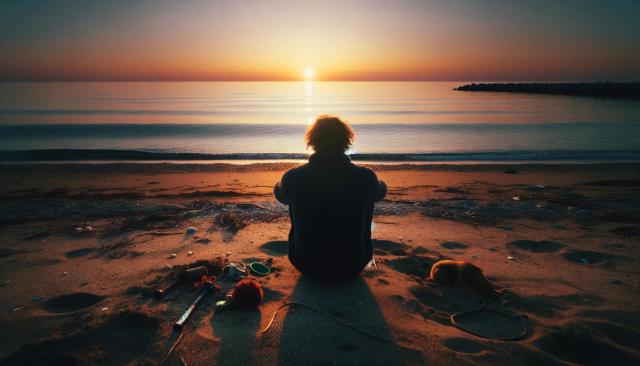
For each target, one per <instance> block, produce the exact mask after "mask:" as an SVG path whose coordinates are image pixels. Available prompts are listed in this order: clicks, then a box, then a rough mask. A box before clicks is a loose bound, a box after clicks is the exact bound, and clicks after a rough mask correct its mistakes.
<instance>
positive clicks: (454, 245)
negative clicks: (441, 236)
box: [440, 241, 469, 250]
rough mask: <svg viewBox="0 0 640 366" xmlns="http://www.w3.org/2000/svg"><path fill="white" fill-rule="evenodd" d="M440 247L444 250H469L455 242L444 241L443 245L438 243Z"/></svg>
mask: <svg viewBox="0 0 640 366" xmlns="http://www.w3.org/2000/svg"><path fill="white" fill-rule="evenodd" d="M440 246H441V247H443V248H445V249H451V250H456V249H467V248H469V246H468V245H467V244H464V243H458V242H457V241H446V242H444V243H440Z"/></svg>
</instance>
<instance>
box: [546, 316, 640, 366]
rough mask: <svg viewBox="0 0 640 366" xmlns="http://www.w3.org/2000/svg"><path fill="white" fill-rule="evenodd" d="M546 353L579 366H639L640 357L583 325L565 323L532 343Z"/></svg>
mask: <svg viewBox="0 0 640 366" xmlns="http://www.w3.org/2000/svg"><path fill="white" fill-rule="evenodd" d="M534 345H535V346H536V347H537V348H539V349H540V350H542V351H544V352H545V353H547V354H549V355H552V356H554V357H556V358H558V359H560V360H563V361H568V362H572V363H576V364H579V365H638V364H640V357H638V355H634V354H632V353H629V352H627V351H625V349H623V348H620V347H617V346H615V345H613V344H611V343H609V342H608V341H607V340H606V337H605V336H604V335H603V334H602V333H600V332H597V331H594V330H592V329H590V328H588V327H586V326H584V325H583V324H580V323H573V324H567V325H565V326H563V327H562V328H559V329H557V330H554V331H551V332H549V333H547V334H545V335H543V336H542V337H540V338H539V339H538V340H536V341H535V342H534Z"/></svg>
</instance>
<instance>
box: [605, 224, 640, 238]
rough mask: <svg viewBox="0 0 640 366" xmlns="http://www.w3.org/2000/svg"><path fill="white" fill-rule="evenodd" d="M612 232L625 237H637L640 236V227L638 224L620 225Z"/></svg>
mask: <svg viewBox="0 0 640 366" xmlns="http://www.w3.org/2000/svg"><path fill="white" fill-rule="evenodd" d="M611 232H612V233H614V234H616V235H618V236H622V237H625V238H635V237H637V236H640V227H638V226H620V227H617V228H615V229H613V230H611Z"/></svg>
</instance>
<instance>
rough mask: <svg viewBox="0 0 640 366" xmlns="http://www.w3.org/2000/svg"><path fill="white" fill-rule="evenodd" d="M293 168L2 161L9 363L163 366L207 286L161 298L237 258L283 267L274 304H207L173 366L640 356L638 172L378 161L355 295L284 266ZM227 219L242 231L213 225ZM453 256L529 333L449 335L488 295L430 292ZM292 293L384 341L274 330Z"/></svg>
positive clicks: (3, 304)
mask: <svg viewBox="0 0 640 366" xmlns="http://www.w3.org/2000/svg"><path fill="white" fill-rule="evenodd" d="M288 167H290V165H288V164H262V165H251V166H232V165H170V164H147V165H145V164H138V165H136V164H118V165H41V166H39V165H26V166H19V165H4V166H2V167H0V173H1V174H0V202H1V207H0V360H2V361H0V363H1V364H10V365H11V364H48V363H49V364H51V363H56V362H57V363H58V364H73V363H74V362H75V363H76V364H83V365H84V364H89V365H90V364H107V365H123V364H157V363H158V362H159V361H160V360H161V359H162V357H163V356H164V354H165V353H166V352H167V351H168V349H169V347H170V346H171V344H172V343H173V342H174V341H175V340H176V339H177V337H178V335H177V334H175V333H172V330H171V326H172V324H173V322H174V321H175V319H176V318H177V317H178V316H179V314H180V313H181V312H182V311H183V310H184V309H185V308H186V306H187V305H188V303H189V302H190V301H191V300H192V299H193V298H194V297H195V295H196V294H197V293H196V291H195V290H194V289H192V288H190V287H189V286H183V287H179V288H178V289H176V291H174V292H171V293H170V294H169V295H168V296H167V297H166V298H164V299H162V300H158V299H155V298H154V297H152V296H150V295H149V292H150V290H153V289H155V288H157V287H158V286H162V284H163V281H166V277H167V275H169V274H171V273H173V271H174V270H175V268H177V267H180V266H181V265H189V264H192V263H194V262H196V261H199V260H212V259H214V258H217V257H219V258H225V257H226V258H227V259H228V260H230V261H234V262H240V261H253V260H256V259H259V260H267V259H269V258H272V259H273V268H274V273H273V274H271V275H269V276H267V277H263V278H260V280H259V281H260V282H261V283H262V285H263V286H264V288H265V302H264V304H263V305H262V306H261V307H260V308H259V309H258V310H256V311H248V312H247V311H239V310H229V311H225V312H219V313H214V312H213V303H214V301H215V300H214V299H213V298H208V299H206V300H205V302H204V303H203V306H202V307H200V308H199V309H198V310H197V311H196V312H195V313H194V315H193V317H192V321H190V322H188V323H187V326H186V328H185V329H184V330H183V331H182V332H183V334H184V336H183V338H182V340H181V341H180V343H179V344H178V346H177V347H176V349H175V351H174V352H173V354H172V356H171V357H170V358H169V359H168V360H167V363H166V364H168V365H180V364H188V365H211V364H233V365H246V364H260V365H272V364H291V365H302V364H312V365H313V364H318V365H327V364H338V365H342V364H362V365H365V364H366V365H373V364H385V365H390V364H433V365H443V364H481V365H485V364H486V365H495V364H500V365H556V364H558V365H569V364H606V365H633V364H640V351H639V350H640V330H639V329H640V303H639V300H640V291H639V286H638V285H639V284H638V280H639V278H640V277H639V276H638V275H639V273H640V266H639V265H638V264H639V263H638V262H639V261H640V249H639V248H640V243H639V240H640V239H639V238H640V165H638V164H619V165H568V166H556V165H547V166H541V165H530V166H515V167H509V168H510V169H515V170H516V171H517V174H507V173H505V172H504V171H505V169H507V167H506V166H478V165H476V166H420V167H418V166H382V167H377V168H376V169H377V170H378V174H379V176H380V177H382V178H383V179H384V180H386V181H387V183H388V185H389V187H390V190H389V195H388V196H387V199H386V200H385V201H383V202H381V203H380V204H378V205H377V207H376V216H375V222H376V229H375V232H374V234H373V236H374V238H375V244H374V245H375V248H376V250H375V251H376V256H377V258H378V269H377V270H372V271H367V272H366V273H364V274H363V275H362V276H361V278H360V279H358V280H357V281H354V282H352V283H347V284H343V285H321V284H317V283H313V282H309V281H307V280H305V279H304V278H301V277H300V276H299V275H298V273H296V271H295V270H294V269H293V268H292V267H291V265H290V264H289V263H288V261H287V259H286V242H285V241H284V240H286V237H287V232H288V227H289V222H288V216H287V211H286V207H284V206H282V205H280V204H278V203H276V202H275V200H274V198H273V197H272V195H271V187H272V185H273V183H274V182H275V181H277V180H278V179H279V177H280V176H281V174H282V172H283V171H284V170H286V169H287V168H288ZM224 212H230V215H231V216H233V217H235V218H236V219H237V221H236V223H235V224H233V223H229V222H225V221H223V220H219V219H217V220H216V218H220V214H221V213H224ZM234 225H235V226H234ZM189 226H193V227H195V228H197V229H198V232H197V233H195V234H194V235H185V230H186V228H187V227H189ZM87 227H91V230H90V231H88V230H86V228H87ZM77 228H84V229H83V230H82V232H80V231H78V230H77ZM189 251H191V252H193V254H192V255H189ZM172 253H174V254H176V255H177V256H176V257H175V258H170V255H171V254H172ZM227 253H230V254H227ZM440 258H454V259H467V260H470V261H472V262H473V263H475V264H476V265H478V266H480V267H482V268H483V269H484V271H485V273H486V274H487V275H488V276H489V278H490V279H491V280H492V281H494V283H495V284H496V286H497V287H498V288H500V289H501V290H502V291H503V293H504V294H503V296H502V297H501V298H500V299H498V300H495V301H490V302H489V306H491V307H494V308H497V309H502V310H503V311H507V312H512V313H514V314H520V315H521V316H522V318H523V319H524V320H525V321H526V322H527V324H528V326H529V334H528V335H527V336H526V337H525V338H523V339H521V340H518V341H508V342H505V341H494V340H488V339H484V338H480V337H476V336H473V335H471V334H468V333H465V332H463V331H461V330H459V329H457V328H455V327H452V326H451V324H450V321H449V315H450V314H452V313H455V312H459V311H463V310H465V309H470V308H473V307H475V306H477V305H478V304H480V303H481V301H482V300H481V299H480V298H479V297H478V296H476V295H474V294H471V293H468V292H466V291H464V290H460V289H452V288H443V287H440V286H437V285H434V284H431V283H429V282H427V281H426V280H425V277H426V275H427V274H428V271H429V268H430V265H431V264H432V263H433V262H434V261H435V260H437V259H440ZM168 266H171V268H173V269H170V268H169V267H168ZM327 270H328V271H330V270H331V263H327ZM225 285H226V286H230V284H229V283H226V284H225ZM286 301H299V302H304V303H306V304H309V305H312V306H314V307H316V308H318V309H321V310H322V311H325V312H327V313H329V314H331V315H332V316H333V317H335V318H337V319H340V320H342V321H346V322H348V323H350V324H353V325H356V326H357V327H359V328H361V329H364V330H365V331H367V332H369V333H373V334H375V335H376V337H371V336H368V335H365V334H363V333H360V332H358V331H355V330H353V329H352V328H349V327H346V326H344V325H343V324H340V323H337V322H334V321H333V320H331V319H329V318H327V317H325V316H323V315H321V314H319V313H316V312H314V311H311V310H309V309H306V308H292V309H288V308H285V309H283V310H282V311H281V312H280V314H279V316H278V318H277V319H276V321H275V322H274V324H273V326H272V328H271V329H270V330H269V331H268V332H266V333H264V334H263V333H261V331H260V330H261V329H262V328H264V327H265V326H266V324H267V323H268V322H269V320H270V319H271V316H272V314H273V312H274V311H275V310H276V309H277V308H278V307H279V306H280V304H282V303H283V302H286ZM380 337H381V338H384V339H386V340H381V339H379V338H380Z"/></svg>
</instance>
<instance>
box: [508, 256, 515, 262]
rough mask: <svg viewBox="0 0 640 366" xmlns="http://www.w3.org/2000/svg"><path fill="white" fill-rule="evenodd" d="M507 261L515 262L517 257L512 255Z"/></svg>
mask: <svg viewBox="0 0 640 366" xmlns="http://www.w3.org/2000/svg"><path fill="white" fill-rule="evenodd" d="M507 259H508V260H510V261H513V260H515V259H516V257H514V256H511V255H510V256H508V257H507Z"/></svg>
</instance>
